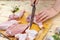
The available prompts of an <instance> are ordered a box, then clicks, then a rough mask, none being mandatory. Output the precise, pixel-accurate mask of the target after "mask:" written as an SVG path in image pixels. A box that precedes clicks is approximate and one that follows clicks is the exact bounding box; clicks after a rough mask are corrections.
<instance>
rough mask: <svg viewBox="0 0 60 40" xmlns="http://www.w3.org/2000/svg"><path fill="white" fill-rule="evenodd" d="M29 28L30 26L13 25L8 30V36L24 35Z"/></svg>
mask: <svg viewBox="0 0 60 40" xmlns="http://www.w3.org/2000/svg"><path fill="white" fill-rule="evenodd" d="M28 27H29V24H15V25H11V26H10V27H9V28H8V29H7V30H6V34H8V35H7V36H14V35H16V34H18V33H23V32H24V31H25V30H26V29H27V28H28Z"/></svg>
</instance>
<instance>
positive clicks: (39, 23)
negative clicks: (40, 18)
mask: <svg viewBox="0 0 60 40" xmlns="http://www.w3.org/2000/svg"><path fill="white" fill-rule="evenodd" d="M30 20H31V15H29V16H28V17H27V22H30ZM33 22H34V23H35V24H37V25H38V26H39V27H40V28H42V27H43V25H42V22H36V15H35V16H34V21H33Z"/></svg>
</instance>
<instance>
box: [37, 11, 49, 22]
mask: <svg viewBox="0 0 60 40" xmlns="http://www.w3.org/2000/svg"><path fill="white" fill-rule="evenodd" d="M36 19H37V20H36V21H37V22H44V21H46V20H47V19H49V16H48V15H47V12H45V11H42V12H41V13H39V14H38V15H37V17H36Z"/></svg>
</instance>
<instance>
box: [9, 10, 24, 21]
mask: <svg viewBox="0 0 60 40" xmlns="http://www.w3.org/2000/svg"><path fill="white" fill-rule="evenodd" d="M24 13H25V11H21V12H20V13H16V14H15V13H13V14H12V15H10V16H9V20H15V19H19V18H21V17H22V16H23V15H24Z"/></svg>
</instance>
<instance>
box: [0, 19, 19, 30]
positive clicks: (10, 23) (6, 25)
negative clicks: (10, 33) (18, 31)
mask: <svg viewBox="0 0 60 40" xmlns="http://www.w3.org/2000/svg"><path fill="white" fill-rule="evenodd" d="M13 24H18V21H16V20H10V21H7V22H4V23H2V24H0V30H6V29H7V28H8V27H10V26H11V25H13Z"/></svg>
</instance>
